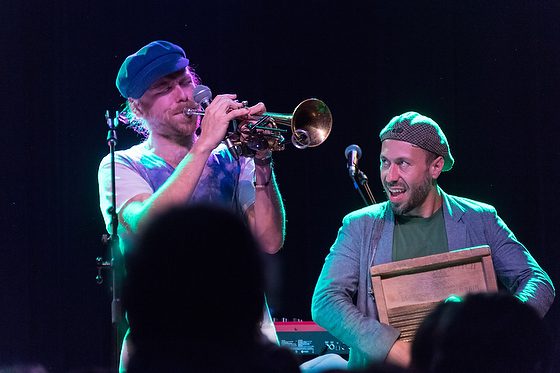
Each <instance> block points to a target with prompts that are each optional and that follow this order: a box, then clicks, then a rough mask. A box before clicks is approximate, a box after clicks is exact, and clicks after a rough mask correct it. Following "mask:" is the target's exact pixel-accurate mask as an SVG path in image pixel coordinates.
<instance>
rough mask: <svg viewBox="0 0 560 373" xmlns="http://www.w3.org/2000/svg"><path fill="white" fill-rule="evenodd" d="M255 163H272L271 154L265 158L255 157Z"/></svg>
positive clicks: (260, 164) (262, 164) (261, 164)
mask: <svg viewBox="0 0 560 373" xmlns="http://www.w3.org/2000/svg"><path fill="white" fill-rule="evenodd" d="M255 164H256V165H257V166H268V165H272V154H271V155H269V156H268V157H266V158H257V157H255Z"/></svg>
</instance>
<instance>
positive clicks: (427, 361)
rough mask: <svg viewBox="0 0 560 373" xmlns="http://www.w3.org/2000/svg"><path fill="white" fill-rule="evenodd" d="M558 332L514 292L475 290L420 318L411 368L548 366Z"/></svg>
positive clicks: (531, 371)
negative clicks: (551, 333)
mask: <svg viewBox="0 0 560 373" xmlns="http://www.w3.org/2000/svg"><path fill="white" fill-rule="evenodd" d="M551 344H552V338H551V335H550V334H549V332H548V330H547V328H546V324H545V322H544V320H543V319H541V318H540V316H539V315H538V314H537V312H536V311H535V310H534V309H533V308H532V307H531V306H529V305H527V304H525V303H522V302H521V301H520V300H519V299H518V298H516V297H515V296H513V295H511V294H510V293H505V292H504V293H502V292H500V293H472V294H468V295H466V296H465V297H464V298H463V299H462V300H459V301H457V300H456V299H455V300H454V301H446V302H442V303H440V304H439V305H438V306H437V307H436V308H435V309H434V310H433V311H432V312H431V313H430V314H429V315H428V316H427V317H426V318H425V319H424V320H423V322H422V323H421V324H420V326H419V328H418V330H417V332H416V335H415V338H414V340H413V342H412V361H411V368H412V369H413V371H414V372H419V373H427V372H429V373H443V372H453V373H463V372H464V373H467V372H469V373H471V372H477V373H485V372H488V373H490V372H492V373H495V372H516V373H536V372H546V369H547V366H548V364H549V359H550V356H549V354H550V351H551Z"/></svg>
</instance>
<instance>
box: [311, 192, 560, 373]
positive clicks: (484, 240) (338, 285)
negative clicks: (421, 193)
mask: <svg viewBox="0 0 560 373" xmlns="http://www.w3.org/2000/svg"><path fill="white" fill-rule="evenodd" d="M440 192H441V193H442V195H443V213H444V221H445V229H446V231H447V240H448V246H449V250H450V251H452V250H457V249H463V248H467V247H472V246H479V245H488V246H490V249H491V252H492V260H493V264H494V269H495V272H496V276H497V278H498V282H499V284H500V285H501V286H502V287H504V288H506V289H508V290H509V291H510V292H511V293H513V294H515V295H516V296H517V297H518V298H520V299H521V300H523V301H525V302H527V303H528V304H530V305H531V306H533V307H534V308H535V309H536V310H537V311H538V313H539V314H540V315H541V317H543V316H544V315H545V314H546V312H547V311H548V309H549V308H550V306H551V304H552V301H553V300H554V296H555V291H554V286H553V284H552V281H551V280H550V277H549V276H548V275H547V274H546V272H545V271H544V270H543V269H542V268H541V267H540V266H539V265H538V263H537V262H536V261H535V259H533V257H532V256H531V254H530V253H529V251H528V250H527V249H526V248H525V246H523V245H522V244H521V243H520V242H519V241H518V240H517V239H516V238H515V236H514V234H513V233H512V232H511V231H510V230H509V228H508V227H507V226H506V224H505V223H504V222H503V220H502V219H501V218H500V217H499V216H498V215H497V213H496V209H495V208H494V207H492V206H490V205H488V204H484V203H481V202H477V201H473V200H469V199H466V198H462V197H456V196H451V195H448V194H446V193H444V192H443V191H442V190H441V189H440ZM393 229H394V215H393V212H392V210H391V208H390V206H389V203H388V202H383V203H378V204H376V205H372V206H367V207H365V208H362V209H360V210H357V211H354V212H352V213H350V214H348V215H346V216H345V217H344V219H343V224H342V227H340V229H339V231H338V236H337V238H336V241H335V242H334V244H333V245H332V247H331V249H330V252H329V254H328V255H327V257H326V259H325V263H324V265H323V269H322V271H321V274H320V275H319V279H318V281H317V284H316V286H315V291H314V294H313V300H312V306H311V314H312V318H313V320H314V321H315V322H316V323H317V324H319V325H320V326H322V327H324V328H325V329H327V330H328V331H329V332H330V333H331V334H332V335H334V336H335V337H337V338H338V339H340V340H341V341H342V342H343V343H345V344H346V345H348V346H349V347H350V362H349V367H350V368H358V367H364V366H366V365H367V364H369V363H370V362H374V361H382V360H384V359H385V358H386V356H387V353H388V352H389V350H390V349H391V347H392V346H393V344H394V343H395V341H396V340H397V338H398V336H399V332H398V330H396V329H395V328H393V327H391V326H389V325H385V324H381V323H380V322H379V321H378V316H377V308H376V305H375V299H374V298H373V295H372V287H371V277H370V267H371V266H372V265H374V264H382V263H387V262H391V261H392V258H391V257H392V245H393Z"/></svg>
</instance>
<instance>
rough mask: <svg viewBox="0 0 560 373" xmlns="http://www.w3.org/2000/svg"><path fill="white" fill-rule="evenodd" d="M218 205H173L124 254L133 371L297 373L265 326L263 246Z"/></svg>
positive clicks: (286, 351) (296, 364) (295, 361)
mask: <svg viewBox="0 0 560 373" xmlns="http://www.w3.org/2000/svg"><path fill="white" fill-rule="evenodd" d="M257 245H258V244H257V243H256V240H255V239H254V237H253V236H252V234H251V232H250V230H249V228H248V227H247V226H246V225H245V223H244V222H243V221H242V220H241V219H240V218H239V217H238V216H237V215H234V214H233V213H232V212H230V211H229V210H225V209H222V208H219V207H216V206H207V205H190V206H184V207H175V208H172V209H170V210H168V211H167V212H165V213H163V214H162V215H160V216H159V217H157V218H156V219H154V220H152V221H151V222H150V223H149V224H147V225H146V226H145V227H144V229H143V230H142V231H141V232H140V234H139V235H138V238H137V241H136V242H135V243H134V247H133V249H132V250H131V251H130V254H129V255H128V256H127V258H126V259H125V261H126V269H127V276H126V279H125V282H124V284H123V305H124V307H125V310H126V312H127V318H128V321H129V324H130V337H131V339H132V341H133V345H134V351H133V352H132V356H131V358H130V362H129V366H128V373H139V372H141V373H144V372H263V373H264V372H278V373H280V372H282V373H291V372H299V371H300V370H299V362H298V359H297V357H296V355H295V354H294V353H293V352H292V351H291V350H289V349H287V348H283V347H280V346H278V345H276V344H274V343H272V342H270V341H269V340H268V339H267V338H265V337H264V336H263V334H262V333H261V331H260V322H261V320H262V312H263V311H262V310H263V305H264V301H265V299H264V294H265V287H266V286H265V279H264V263H263V261H262V259H263V258H262V255H265V254H262V251H260V250H259V248H258V246H257Z"/></svg>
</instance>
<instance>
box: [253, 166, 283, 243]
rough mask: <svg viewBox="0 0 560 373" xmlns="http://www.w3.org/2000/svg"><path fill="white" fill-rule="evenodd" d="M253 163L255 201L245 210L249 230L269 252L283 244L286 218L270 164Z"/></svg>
mask: <svg viewBox="0 0 560 373" xmlns="http://www.w3.org/2000/svg"><path fill="white" fill-rule="evenodd" d="M257 163H259V162H258V160H257V162H256V164H255V203H254V204H253V205H252V206H251V207H250V208H249V209H248V210H247V218H248V220H249V226H250V228H251V231H252V232H253V234H254V235H255V237H256V238H257V240H258V242H259V243H260V245H261V249H262V250H263V251H264V252H266V253H269V254H274V253H276V252H278V251H279V250H280V249H281V248H282V245H283V244H284V233H285V226H286V218H285V211H284V204H283V202H282V197H281V195H280V191H279V189H278V185H277V183H276V178H275V176H274V171H273V169H272V166H271V165H258V164H257Z"/></svg>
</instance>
